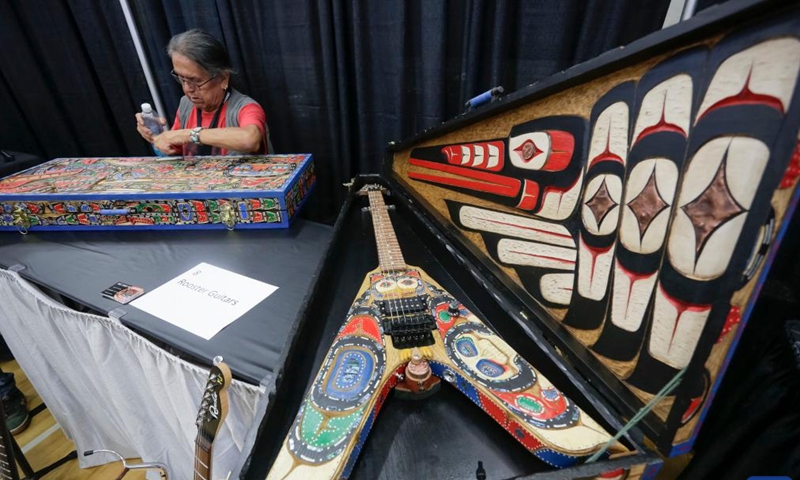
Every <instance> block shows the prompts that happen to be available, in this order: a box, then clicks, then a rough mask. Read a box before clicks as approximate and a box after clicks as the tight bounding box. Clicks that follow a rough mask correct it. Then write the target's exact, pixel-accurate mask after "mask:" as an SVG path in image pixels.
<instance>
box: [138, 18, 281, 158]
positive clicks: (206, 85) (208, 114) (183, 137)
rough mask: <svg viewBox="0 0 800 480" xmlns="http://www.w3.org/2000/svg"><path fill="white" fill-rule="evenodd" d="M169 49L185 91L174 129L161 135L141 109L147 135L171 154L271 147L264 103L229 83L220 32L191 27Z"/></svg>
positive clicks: (266, 150) (233, 152)
mask: <svg viewBox="0 0 800 480" xmlns="http://www.w3.org/2000/svg"><path fill="white" fill-rule="evenodd" d="M167 53H168V54H169V56H170V58H171V59H172V66H173V70H172V76H173V77H175V80H176V81H177V82H178V83H180V84H181V86H182V87H183V93H184V96H183V98H181V102H180V106H179V107H178V112H177V114H176V115H175V121H174V123H173V126H172V130H169V131H165V132H164V133H161V134H159V135H155V136H154V135H153V134H152V132H151V131H150V129H148V128H147V127H146V126H145V125H144V122H143V121H142V116H141V114H139V113H137V114H136V123H137V126H136V129H137V130H138V131H139V134H140V135H141V136H142V137H143V138H144V139H145V140H147V141H148V142H150V143H152V144H153V145H154V146H155V147H156V148H157V149H158V150H160V151H162V152H164V153H167V154H171V155H184V156H187V155H236V154H244V153H269V151H270V147H269V130H268V128H267V122H266V115H265V114H264V109H263V108H261V105H259V104H258V103H257V102H256V101H255V100H253V99H252V98H250V97H248V96H246V95H243V94H241V93H239V92H238V91H236V90H235V89H233V88H230V80H231V72H232V68H231V61H230V57H229V56H228V52H227V50H226V49H225V47H224V46H223V45H222V44H221V43H220V42H219V41H218V40H217V39H216V38H214V37H212V36H211V35H209V34H208V33H206V32H204V31H202V30H197V29H194V30H189V31H187V32H184V33H181V34H178V35H176V36H174V37H172V40H170V42H169V45H168V46H167ZM161 122H162V123H166V121H165V120H164V119H161Z"/></svg>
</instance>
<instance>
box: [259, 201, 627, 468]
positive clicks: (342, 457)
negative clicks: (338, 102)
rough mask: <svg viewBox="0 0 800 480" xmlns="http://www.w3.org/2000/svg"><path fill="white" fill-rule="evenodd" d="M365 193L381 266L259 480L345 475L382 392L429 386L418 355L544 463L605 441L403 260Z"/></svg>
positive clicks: (558, 462)
mask: <svg viewBox="0 0 800 480" xmlns="http://www.w3.org/2000/svg"><path fill="white" fill-rule="evenodd" d="M367 188H368V187H367ZM368 195H369V198H370V211H371V213H372V216H373V224H374V231H375V237H376V241H377V245H378V256H379V259H380V267H379V268H377V269H375V270H373V271H372V272H370V273H369V274H368V275H367V277H366V278H365V280H364V283H363V284H362V286H361V289H360V290H359V293H358V294H357V296H356V299H355V301H354V302H353V305H352V306H351V308H350V311H349V312H348V314H347V318H346V320H345V322H344V325H342V327H341V329H340V330H339V332H338V334H337V335H336V338H335V340H334V341H333V345H332V346H331V348H330V350H329V351H328V354H327V356H326V358H325V360H324V362H323V364H322V366H321V368H320V369H319V372H318V373H317V377H316V379H315V380H314V383H313V384H312V386H311V388H310V391H309V392H308V393H307V395H306V398H305V400H304V401H303V403H302V406H301V407H300V410H299V412H298V414H297V417H296V419H295V421H294V423H293V424H292V426H291V428H290V430H289V434H288V436H287V438H286V439H285V440H284V442H283V446H282V449H281V451H280V453H279V455H278V457H277V459H276V460H275V462H274V464H273V466H272V469H271V470H270V473H269V475H268V477H267V478H268V479H269V480H279V479H280V480H283V479H311V478H313V479H326V478H327V479H338V478H347V477H348V476H349V475H350V472H351V470H352V469H353V466H354V465H355V462H356V460H357V458H358V454H359V452H360V451H361V448H362V447H363V445H364V442H365V441H366V440H367V436H368V434H369V431H370V429H371V428H372V425H373V423H374V422H375V421H379V420H378V411H379V410H380V408H381V406H382V405H383V402H384V401H385V399H386V396H387V395H388V394H389V392H390V391H391V390H392V389H393V388H401V387H404V386H405V388H411V389H422V390H425V389H426V388H428V386H429V383H427V380H425V379H424V378H423V377H419V376H417V377H415V375H421V373H420V372H421V371H422V370H424V368H422V369H420V368H416V370H414V371H412V369H413V368H415V367H417V366H418V365H419V364H420V363H423V362H424V363H425V364H426V366H428V370H429V376H435V377H438V378H439V379H443V380H445V381H446V382H447V383H450V384H452V385H453V386H454V387H456V388H458V389H459V390H460V391H461V392H462V393H464V394H465V395H466V396H467V397H468V398H469V399H470V400H472V401H473V402H474V403H475V404H476V405H478V406H479V407H480V408H481V409H483V410H484V412H486V413H487V414H488V415H490V416H491V417H492V418H493V419H494V420H495V421H496V422H497V423H499V424H500V425H501V426H502V427H503V428H504V429H505V430H507V431H508V432H509V434H510V435H513V436H514V438H516V439H517V440H518V441H519V442H520V443H521V444H522V445H524V446H525V448H527V449H528V450H529V451H530V452H531V453H533V454H534V455H536V456H537V457H539V458H540V459H542V460H543V461H545V462H547V463H549V464H551V465H554V466H556V467H565V466H568V465H572V464H574V463H576V462H578V461H581V460H585V459H586V457H588V456H590V455H592V454H593V453H595V452H597V451H598V450H599V449H601V448H602V447H604V446H605V445H606V443H607V442H608V441H609V440H610V438H611V436H610V435H609V434H608V433H607V432H606V431H605V430H604V429H603V427H601V426H600V425H599V424H598V423H597V422H595V421H594V420H593V419H591V418H590V417H589V416H588V415H586V413H584V412H583V411H582V410H581V409H580V408H579V407H578V406H577V405H575V403H574V402H573V401H572V400H570V399H569V398H567V397H566V396H565V395H564V394H562V393H561V392H560V391H559V390H558V389H557V388H556V387H555V386H554V385H553V384H552V383H550V382H549V381H548V380H547V378H545V377H544V376H543V375H542V374H541V373H539V372H538V371H537V370H536V369H535V368H534V367H533V366H531V365H530V364H529V363H528V362H526V361H525V360H524V359H523V358H521V357H520V356H519V355H518V354H517V353H516V352H515V351H514V350H513V349H512V348H511V347H510V346H509V345H508V344H507V343H506V342H505V341H503V339H501V338H500V337H498V336H497V335H496V334H495V333H494V332H493V331H492V330H491V329H490V328H489V327H487V326H486V324H484V323H483V322H482V321H481V320H480V319H479V318H477V317H476V316H475V315H473V314H472V313H471V312H470V311H469V310H467V309H466V308H465V307H464V305H463V304H461V303H460V302H459V301H458V300H457V299H455V298H453V297H452V296H451V295H450V294H448V293H447V292H446V291H444V290H443V289H442V288H441V287H440V286H439V285H438V284H437V283H436V282H435V281H434V280H433V279H431V278H430V277H428V275H427V274H425V272H423V271H422V270H421V269H419V268H415V267H410V266H408V265H406V264H405V261H404V260H403V255H402V253H401V251H400V247H399V245H398V244H397V239H396V237H395V236H394V231H393V229H392V226H391V220H390V219H389V215H388V213H387V208H386V206H385V204H384V202H383V198H382V193H381V192H380V191H379V190H377V189H375V190H370V191H369V192H368ZM415 355H417V358H416V359H415V357H414V356H415ZM415 360H418V361H415ZM412 379H415V380H414V381H412ZM417 393H420V392H419V391H418V392H417ZM423 401H424V400H423ZM609 451H610V452H617V453H619V452H624V451H625V447H623V446H622V445H621V444H619V443H615V444H613V445H612V447H611V449H610V450H609Z"/></svg>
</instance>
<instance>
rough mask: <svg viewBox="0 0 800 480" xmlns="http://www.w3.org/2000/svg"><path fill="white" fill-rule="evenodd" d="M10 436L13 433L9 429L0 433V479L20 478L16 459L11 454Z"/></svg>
mask: <svg viewBox="0 0 800 480" xmlns="http://www.w3.org/2000/svg"><path fill="white" fill-rule="evenodd" d="M0 428H2V427H0ZM10 437H11V434H10V433H9V432H8V431H5V432H3V433H2V435H0V479H2V480H19V475H18V474H17V465H16V464H15V463H14V459H13V457H12V456H11V453H12V451H11V446H10V443H11V442H10Z"/></svg>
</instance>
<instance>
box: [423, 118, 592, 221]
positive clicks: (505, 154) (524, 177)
mask: <svg viewBox="0 0 800 480" xmlns="http://www.w3.org/2000/svg"><path fill="white" fill-rule="evenodd" d="M585 125H586V122H585V120H583V119H582V118H580V117H572V116H560V117H548V118H543V119H539V120H532V121H530V122H526V123H523V124H520V125H517V126H515V127H514V128H512V129H511V132H510V135H509V137H508V138H507V139H506V138H503V139H492V140H486V141H483V142H473V143H465V144H456V145H437V146H432V147H423V148H416V149H414V150H413V151H412V152H411V159H410V160H409V162H410V164H411V165H414V166H416V167H421V168H418V169H415V170H414V171H412V172H410V173H409V177H411V178H413V179H415V180H420V181H423V182H428V183H432V184H436V185H440V186H444V187H447V188H452V189H454V190H457V191H462V192H468V193H470V194H474V195H475V196H478V197H482V198H486V199H488V200H492V201H495V202H498V203H500V204H501V205H506V206H509V207H514V208H518V209H520V210H525V211H528V212H531V213H533V214H535V215H538V216H541V217H544V218H550V219H557V220H563V219H565V218H567V217H569V216H570V215H571V214H572V212H573V210H574V207H575V200H576V199H577V196H578V194H579V192H580V187H581V184H580V180H581V171H582V166H581V161H580V160H581V158H582V157H583V144H584V134H585V133H584V132H585V130H586V126H585Z"/></svg>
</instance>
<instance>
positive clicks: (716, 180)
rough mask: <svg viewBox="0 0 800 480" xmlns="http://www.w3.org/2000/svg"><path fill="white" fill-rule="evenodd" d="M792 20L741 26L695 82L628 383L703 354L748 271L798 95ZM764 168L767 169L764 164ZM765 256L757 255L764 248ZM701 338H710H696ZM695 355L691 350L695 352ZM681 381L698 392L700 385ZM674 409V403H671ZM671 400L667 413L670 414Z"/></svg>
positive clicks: (651, 383)
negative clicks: (683, 150) (684, 146)
mask: <svg viewBox="0 0 800 480" xmlns="http://www.w3.org/2000/svg"><path fill="white" fill-rule="evenodd" d="M790 26H791V23H788V24H787V23H783V24H780V23H774V24H773V25H771V26H769V27H767V28H765V27H764V26H761V27H759V28H758V29H749V30H743V31H741V32H739V33H737V34H734V35H731V36H729V37H727V38H725V39H723V40H722V41H720V43H719V44H717V45H716V46H715V47H714V48H713V50H712V51H711V54H710V57H709V61H708V64H707V68H706V72H707V78H706V79H705V83H704V85H702V88H700V89H699V92H700V93H701V95H700V96H699V97H698V98H697V103H698V106H697V107H696V108H695V113H694V116H693V118H694V120H693V122H692V128H691V132H690V137H689V145H688V150H687V155H686V158H687V160H686V165H685V167H684V169H683V175H682V178H681V184H680V187H679V189H678V191H679V194H678V196H677V198H676V202H675V208H673V211H672V220H671V226H670V230H669V233H668V237H667V239H666V243H667V247H666V255H665V257H664V261H663V263H662V265H661V267H660V269H659V276H658V283H657V288H656V290H655V298H654V299H653V301H652V315H651V319H650V327H649V329H648V334H647V336H646V337H645V339H644V345H643V346H642V348H641V352H640V354H639V357H638V361H637V364H636V368H635V369H634V370H633V372H632V373H631V375H630V376H629V377H628V378H627V379H626V381H627V382H628V383H629V384H631V385H633V386H635V387H637V388H639V389H641V390H644V391H645V392H649V393H653V394H654V393H656V392H658V391H659V390H660V389H661V388H662V387H663V386H664V385H665V384H666V383H667V382H668V381H669V379H670V378H672V377H673V376H674V375H675V374H677V373H678V371H679V370H681V369H682V368H684V367H687V366H688V365H689V363H690V361H691V360H692V358H693V357H694V358H705V357H706V356H707V355H708V351H705V352H695V348H696V346H698V345H701V344H702V345H704V346H705V348H706V349H708V348H710V346H711V345H713V344H714V343H715V340H716V339H717V337H718V336H719V333H720V331H721V329H722V328H723V327H724V324H725V321H726V318H727V316H728V311H729V310H730V298H731V295H732V294H733V293H734V291H736V290H737V289H739V288H741V287H742V286H743V284H744V282H746V281H748V280H749V279H750V278H752V277H753V276H754V275H755V270H754V268H755V269H757V268H758V267H757V265H754V262H755V263H758V253H756V254H755V257H754V256H753V252H754V250H758V251H760V250H761V247H762V246H763V245H762V244H763V241H764V238H771V234H770V235H764V234H763V229H764V219H765V218H768V217H769V216H770V212H771V211H772V207H771V205H770V200H771V192H773V191H775V190H776V189H777V188H778V187H779V183H780V181H781V178H782V176H783V169H780V170H776V169H775V168H774V167H775V166H777V165H779V164H782V165H785V164H786V161H787V160H788V159H789V157H790V154H787V152H791V151H792V149H793V147H794V138H792V137H787V136H782V137H781V136H780V135H779V133H780V132H781V127H782V126H783V125H784V120H785V117H786V115H785V113H786V112H787V110H788V108H789V106H790V104H793V103H795V102H796V101H797V94H796V93H797V92H795V89H796V84H797V78H798V69H799V68H800V41H798V39H797V38H795V37H787V36H785V35H786V33H787V30H786V29H787V27H790ZM768 165H769V167H770V168H768ZM762 256H763V253H762ZM702 337H706V338H707V339H708V341H707V342H706V341H701V338H702ZM695 354H697V355H695ZM694 383H695V385H689V384H687V385H685V386H684V387H683V389H684V390H685V391H687V392H688V390H689V389H690V388H691V389H692V390H693V392H690V394H689V395H684V396H683V398H698V397H701V396H703V395H704V393H703V390H704V388H707V386H705V385H703V384H702V382H694ZM679 407H680V408H679ZM688 407H689V405H688V404H687V405H685V406H676V408H675V409H673V411H672V414H671V416H672V417H677V416H680V415H679V414H680V413H681V412H680V411H679V410H681V408H684V409H685V408H688Z"/></svg>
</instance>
